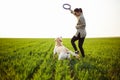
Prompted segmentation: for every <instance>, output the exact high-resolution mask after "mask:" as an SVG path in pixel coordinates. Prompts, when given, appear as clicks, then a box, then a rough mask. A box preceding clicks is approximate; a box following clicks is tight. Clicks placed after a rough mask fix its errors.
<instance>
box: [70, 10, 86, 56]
mask: <svg viewBox="0 0 120 80" xmlns="http://www.w3.org/2000/svg"><path fill="white" fill-rule="evenodd" d="M71 13H72V14H74V15H75V16H76V17H77V19H78V22H77V25H76V30H77V32H76V34H75V35H74V36H73V38H72V39H71V44H72V46H73V48H74V50H75V53H76V54H78V53H79V51H78V49H77V47H76V44H75V41H77V40H78V47H79V49H80V51H81V54H82V56H83V57H85V54H84V49H83V47H82V46H83V43H84V39H85V36H86V30H85V26H86V23H85V19H84V16H83V12H82V9H81V8H75V9H74V11H72V10H71Z"/></svg>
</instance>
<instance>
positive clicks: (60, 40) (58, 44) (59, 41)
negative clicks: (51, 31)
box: [55, 37, 62, 46]
mask: <svg viewBox="0 0 120 80" xmlns="http://www.w3.org/2000/svg"><path fill="white" fill-rule="evenodd" d="M55 42H56V46H62V37H58V38H56V39H55Z"/></svg>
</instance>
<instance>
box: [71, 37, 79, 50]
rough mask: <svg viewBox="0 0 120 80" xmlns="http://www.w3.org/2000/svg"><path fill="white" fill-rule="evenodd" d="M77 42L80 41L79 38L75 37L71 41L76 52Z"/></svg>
mask: <svg viewBox="0 0 120 80" xmlns="http://www.w3.org/2000/svg"><path fill="white" fill-rule="evenodd" d="M76 40H78V37H76V36H73V38H72V39H71V44H72V46H73V48H74V50H75V51H77V47H76V44H75V41H76Z"/></svg>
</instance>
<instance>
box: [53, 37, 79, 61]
mask: <svg viewBox="0 0 120 80" xmlns="http://www.w3.org/2000/svg"><path fill="white" fill-rule="evenodd" d="M53 52H54V53H53V55H55V54H58V60H63V59H70V55H72V56H75V57H76V58H79V55H78V54H75V53H74V52H72V51H70V50H69V49H68V48H66V47H65V46H64V45H63V44H62V37H58V38H56V39H55V47H54V51H53Z"/></svg>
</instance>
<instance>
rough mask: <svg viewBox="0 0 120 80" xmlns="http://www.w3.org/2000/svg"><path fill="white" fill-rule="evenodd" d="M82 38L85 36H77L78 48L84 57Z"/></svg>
mask: <svg viewBox="0 0 120 80" xmlns="http://www.w3.org/2000/svg"><path fill="white" fill-rule="evenodd" d="M84 39H85V37H84V38H79V41H78V47H79V49H80V51H81V54H82V56H83V57H85V54H84V49H83V47H82V46H83V43H84Z"/></svg>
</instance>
